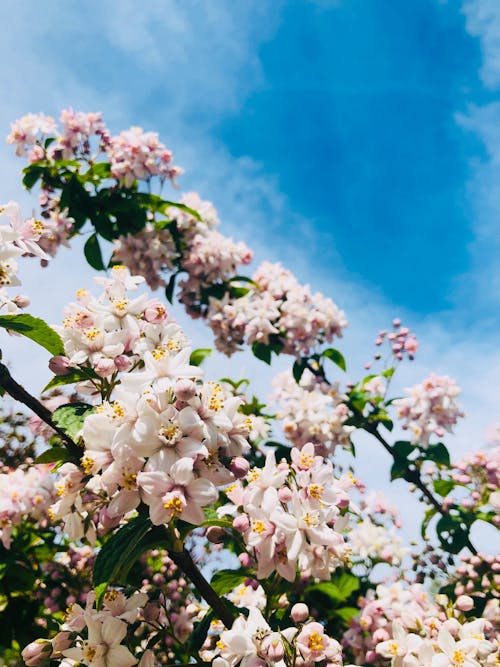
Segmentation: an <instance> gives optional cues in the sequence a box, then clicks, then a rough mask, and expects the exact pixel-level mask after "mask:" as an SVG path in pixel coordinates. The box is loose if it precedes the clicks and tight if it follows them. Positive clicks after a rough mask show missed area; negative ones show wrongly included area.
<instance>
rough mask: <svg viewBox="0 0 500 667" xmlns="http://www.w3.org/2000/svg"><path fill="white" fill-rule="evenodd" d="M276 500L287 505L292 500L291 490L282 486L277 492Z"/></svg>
mask: <svg viewBox="0 0 500 667" xmlns="http://www.w3.org/2000/svg"><path fill="white" fill-rule="evenodd" d="M278 498H279V500H280V502H281V503H289V502H290V501H291V499H292V498H293V493H292V490H291V489H289V488H288V486H282V487H281V489H280V490H279V491H278Z"/></svg>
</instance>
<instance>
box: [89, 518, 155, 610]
mask: <svg viewBox="0 0 500 667" xmlns="http://www.w3.org/2000/svg"><path fill="white" fill-rule="evenodd" d="M151 529H152V524H151V521H150V520H149V517H147V516H142V515H141V516H137V517H135V518H134V519H131V520H130V521H129V522H128V523H126V524H125V525H124V526H122V527H121V528H119V530H117V531H116V533H114V534H113V535H112V536H111V537H110V538H109V539H108V540H107V541H106V542H105V543H104V544H103V546H102V547H101V549H100V551H99V553H98V554H97V558H96V560H95V564H94V570H93V573H92V580H93V583H94V587H96V586H99V594H100V599H102V597H103V596H104V593H105V591H106V587H107V586H108V584H113V583H116V584H119V583H126V577H127V574H128V572H129V570H130V568H131V567H132V565H133V564H134V563H135V561H136V560H137V559H138V558H139V556H140V555H141V554H142V553H143V552H144V551H146V550H147V549H149V548H151V547H152V544H151V542H150V540H145V538H146V536H147V534H148V533H149V532H150V531H151ZM151 532H153V531H151ZM156 543H157V544H158V546H160V540H157V541H156Z"/></svg>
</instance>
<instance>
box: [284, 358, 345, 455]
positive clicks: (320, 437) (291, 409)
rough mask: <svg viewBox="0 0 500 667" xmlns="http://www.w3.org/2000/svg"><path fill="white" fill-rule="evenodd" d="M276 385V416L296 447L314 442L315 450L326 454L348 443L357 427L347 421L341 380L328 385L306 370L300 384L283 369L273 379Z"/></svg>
mask: <svg viewBox="0 0 500 667" xmlns="http://www.w3.org/2000/svg"><path fill="white" fill-rule="evenodd" d="M273 387H274V393H273V396H272V400H274V401H275V402H276V403H277V404H278V413H277V417H278V419H280V420H281V421H282V422H283V432H284V434H285V436H286V437H287V438H288V440H290V442H291V443H292V444H293V445H294V446H295V447H298V448H299V449H300V448H301V447H303V446H304V445H305V444H306V443H307V442H312V443H314V446H315V449H316V452H317V453H318V454H321V455H323V456H326V454H327V453H333V451H334V449H335V447H336V446H337V445H340V446H342V445H348V444H349V442H350V435H351V433H352V432H353V430H354V427H352V426H347V425H346V424H345V422H346V421H347V419H348V418H349V410H348V407H347V405H346V403H345V401H346V400H347V396H346V395H344V394H342V393H341V392H340V391H339V386H338V383H335V384H331V385H330V384H327V383H325V382H323V381H322V380H321V379H320V378H316V377H315V376H314V375H313V374H312V373H311V371H309V370H308V369H306V370H305V371H304V373H303V374H302V377H301V379H300V382H299V383H298V384H297V382H296V381H295V379H294V378H293V376H292V373H291V372H290V371H284V372H283V373H280V374H279V375H277V376H276V377H275V378H274V380H273Z"/></svg>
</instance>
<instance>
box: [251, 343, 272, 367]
mask: <svg viewBox="0 0 500 667" xmlns="http://www.w3.org/2000/svg"><path fill="white" fill-rule="evenodd" d="M252 352H253V355H254V356H255V357H257V359H260V360H261V361H264V362H265V363H266V364H269V365H270V364H271V348H270V347H269V345H265V344H264V343H260V342H259V341H256V342H255V343H253V344H252Z"/></svg>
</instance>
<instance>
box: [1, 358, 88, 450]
mask: <svg viewBox="0 0 500 667" xmlns="http://www.w3.org/2000/svg"><path fill="white" fill-rule="evenodd" d="M0 387H2V388H3V389H5V391H6V392H7V393H8V394H9V396H12V398H14V399H15V400H16V401H19V402H20V403H23V404H24V405H25V406H26V407H27V408H29V409H30V410H32V411H33V412H34V413H35V414H36V415H37V416H38V417H40V419H41V420H42V421H44V422H45V423H46V424H47V425H48V426H50V427H51V428H52V429H54V431H55V432H56V433H57V435H58V436H59V437H60V438H61V440H62V441H63V442H64V444H65V445H66V447H67V448H68V451H69V452H70V454H71V455H72V456H73V457H74V458H76V459H77V460H80V457H81V456H82V449H81V448H80V447H79V446H78V445H77V444H76V443H75V442H74V441H73V440H72V439H71V438H70V437H69V436H68V435H67V434H66V433H65V432H64V431H63V430H62V429H60V428H59V426H57V425H56V424H54V422H53V421H52V413H51V412H50V410H47V408H46V407H45V406H44V405H43V404H42V403H40V401H39V400H38V399H36V398H35V397H34V396H32V395H31V394H29V393H28V392H27V391H26V389H25V388H24V387H22V386H21V385H20V384H18V383H17V382H16V381H15V380H14V378H13V377H12V375H11V374H10V372H9V369H8V368H7V366H5V364H1V363H0Z"/></svg>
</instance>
